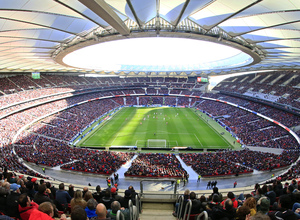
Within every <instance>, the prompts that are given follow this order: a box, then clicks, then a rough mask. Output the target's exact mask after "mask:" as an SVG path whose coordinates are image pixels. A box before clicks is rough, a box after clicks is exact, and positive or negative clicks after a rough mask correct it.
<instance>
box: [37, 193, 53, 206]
mask: <svg viewBox="0 0 300 220" xmlns="http://www.w3.org/2000/svg"><path fill="white" fill-rule="evenodd" d="M33 201H34V202H36V203H37V204H38V205H39V204H41V203H43V202H52V200H51V199H50V198H49V196H48V195H47V194H40V193H38V192H37V193H36V194H35V195H34V199H33Z"/></svg>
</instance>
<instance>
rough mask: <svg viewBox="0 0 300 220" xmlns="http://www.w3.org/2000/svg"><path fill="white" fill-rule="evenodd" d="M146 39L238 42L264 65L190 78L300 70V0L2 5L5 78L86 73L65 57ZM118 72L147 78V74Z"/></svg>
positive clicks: (23, 1)
mask: <svg viewBox="0 0 300 220" xmlns="http://www.w3.org/2000/svg"><path fill="white" fill-rule="evenodd" d="M145 32H147V33H149V35H153V36H158V35H160V36H162V35H163V34H164V33H168V34H169V35H172V37H176V36H177V35H180V34H182V33H185V34H186V35H185V36H188V37H189V36H191V38H193V36H200V38H203V39H210V38H213V39H215V40H214V41H215V42H220V41H224V42H226V43H228V42H229V44H230V43H231V42H232V43H233V44H236V45H238V46H241V47H244V48H245V49H246V50H249V51H252V53H254V54H255V55H257V57H259V58H260V59H261V61H260V59H257V60H256V61H257V62H254V63H253V64H252V65H250V66H244V67H238V68H226V67H225V69H215V70H214V69H211V70H205V71H201V70H200V71H198V70H195V71H188V72H185V73H184V74H185V75H198V74H203V73H204V74H227V73H233V72H244V71H250V70H251V71H254V70H264V69H299V66H300V65H299V64H300V41H299V39H300V1H299V0H281V1H274V0H243V1H241V0H202V1H199V0H186V1H185V0H106V1H104V0H42V1H41V0H1V1H0V57H1V59H0V71H1V72H2V73H7V72H34V71H38V72H82V71H84V70H82V69H79V68H74V67H69V66H65V65H62V64H61V63H60V62H58V60H57V57H59V56H60V54H61V53H62V52H67V53H68V52H70V51H68V50H70V48H72V50H74V48H75V49H76V48H77V47H82V46H84V45H90V44H94V43H95V42H99V41H100V42H101V41H106V40H105V39H106V38H114V37H116V36H119V37H120V38H131V37H135V34H136V35H137V36H138V33H145ZM91 42H92V43H91ZM79 45H80V46H79ZM259 61H260V62H259ZM93 72H94V71H93ZM98 72H99V73H102V74H104V72H103V71H98ZM174 72H175V75H176V74H177V75H179V74H181V75H182V72H180V73H179V72H178V73H176V71H174ZM105 73H106V72H105ZM114 73H115V74H120V75H128V74H132V75H139V74H140V75H145V74H146V75H147V73H145V72H141V71H139V70H134V71H132V72H128V71H126V72H125V71H123V72H122V71H121V72H114ZM157 74H159V75H163V74H166V75H170V73H168V72H164V73H163V74H162V73H159V72H157Z"/></svg>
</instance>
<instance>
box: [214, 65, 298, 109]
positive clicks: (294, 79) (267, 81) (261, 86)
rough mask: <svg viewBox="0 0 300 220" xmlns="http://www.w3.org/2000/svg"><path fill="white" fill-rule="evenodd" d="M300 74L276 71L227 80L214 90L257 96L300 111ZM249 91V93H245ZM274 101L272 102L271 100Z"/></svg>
mask: <svg viewBox="0 0 300 220" xmlns="http://www.w3.org/2000/svg"><path fill="white" fill-rule="evenodd" d="M299 84H300V74H299V71H297V72H293V71H277V72H271V73H270V72H268V73H259V74H251V75H246V76H245V75H244V76H236V77H231V78H228V79H226V80H224V81H222V82H220V83H219V84H218V85H217V86H216V87H215V88H214V90H218V91H228V92H235V93H239V94H245V95H251V94H253V93H254V94H258V95H259V96H258V97H259V98H261V99H265V100H269V101H272V99H271V97H274V96H276V97H278V99H276V100H275V101H276V102H278V103H281V104H286V105H289V106H292V107H295V108H298V109H300V102H299V100H298V98H299V97H300V90H299ZM248 91H250V92H251V93H249V94H248V93H247V92H248ZM273 101H274V100H273Z"/></svg>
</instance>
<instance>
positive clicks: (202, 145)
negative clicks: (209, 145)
mask: <svg viewBox="0 0 300 220" xmlns="http://www.w3.org/2000/svg"><path fill="white" fill-rule="evenodd" d="M194 135H195V137H196V138H197V140H198V142H199V144H200V145H201V147H203V144H202V143H201V141H200V140H199V138H198V137H197V135H196V134H195V133H194Z"/></svg>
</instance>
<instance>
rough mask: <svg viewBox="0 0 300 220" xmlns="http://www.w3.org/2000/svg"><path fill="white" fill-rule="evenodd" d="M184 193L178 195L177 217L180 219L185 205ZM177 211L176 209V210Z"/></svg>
mask: <svg viewBox="0 0 300 220" xmlns="http://www.w3.org/2000/svg"><path fill="white" fill-rule="evenodd" d="M183 200H184V198H183V195H181V196H179V197H178V204H179V205H178V209H177V213H176V214H177V219H180V218H181V213H182V207H183ZM175 211H176V210H175Z"/></svg>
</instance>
